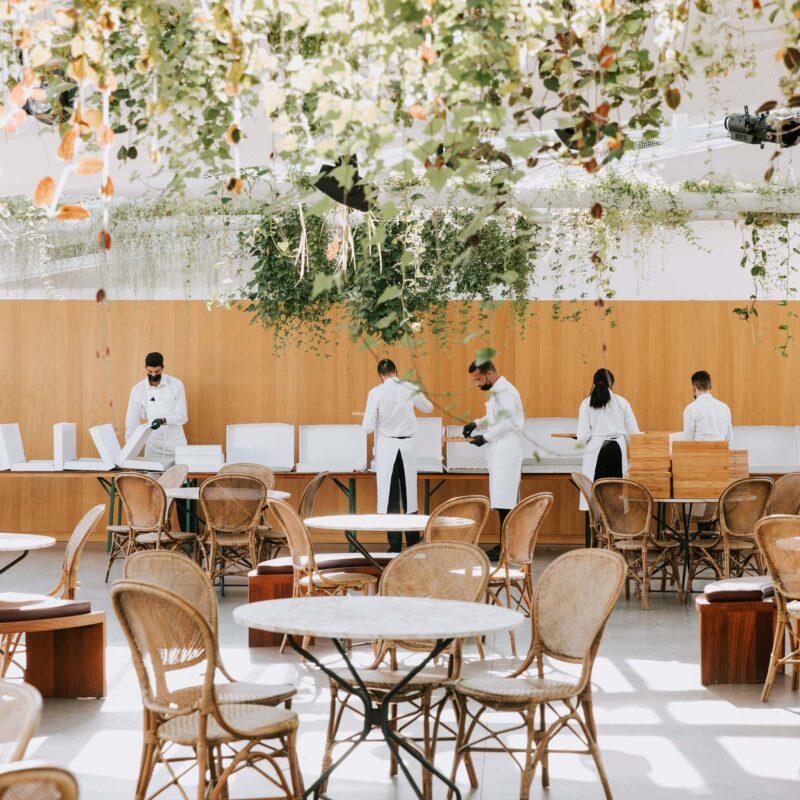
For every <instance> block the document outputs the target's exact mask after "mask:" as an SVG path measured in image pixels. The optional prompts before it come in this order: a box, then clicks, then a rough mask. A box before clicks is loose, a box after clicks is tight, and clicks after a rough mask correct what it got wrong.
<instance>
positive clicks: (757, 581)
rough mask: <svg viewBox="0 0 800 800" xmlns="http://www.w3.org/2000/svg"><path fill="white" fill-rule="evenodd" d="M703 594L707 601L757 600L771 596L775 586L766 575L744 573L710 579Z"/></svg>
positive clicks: (773, 593)
mask: <svg viewBox="0 0 800 800" xmlns="http://www.w3.org/2000/svg"><path fill="white" fill-rule="evenodd" d="M703 595H704V596H705V598H706V600H708V602H709V603H729V602H734V601H737V600H741V601H748V600H749V601H758V600H765V599H767V598H769V597H773V596H774V595H775V587H774V586H773V585H772V578H770V577H769V576H768V575H746V576H744V577H741V578H725V579H723V580H721V581H712V582H711V583H709V584H708V585H707V586H706V587H705V588H704V589H703Z"/></svg>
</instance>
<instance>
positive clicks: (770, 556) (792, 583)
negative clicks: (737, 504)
mask: <svg viewBox="0 0 800 800" xmlns="http://www.w3.org/2000/svg"><path fill="white" fill-rule="evenodd" d="M754 535H755V539H756V544H757V545H758V549H759V551H760V553H761V555H762V557H763V558H764V561H766V564H767V569H768V570H769V574H770V577H771V578H772V584H773V586H774V587H775V606H776V609H777V612H778V615H777V621H776V625H775V638H774V640H773V644H772V654H771V655H770V659H769V669H768V670H767V678H766V680H765V681H764V689H763V691H762V693H761V702H762V703H766V701H767V700H769V695H770V692H771V691H772V684H773V683H774V682H775V675H776V674H777V673H778V670H779V669H781V668H783V667H785V666H786V665H787V664H791V665H792V691H797V687H798V683H800V516H790V515H788V514H780V515H774V516H771V517H764V518H762V519H760V520H759V521H758V522H756V524H755V529H754ZM787 633H788V638H789V646H788V648H786V649H784V645H785V638H786V634H787Z"/></svg>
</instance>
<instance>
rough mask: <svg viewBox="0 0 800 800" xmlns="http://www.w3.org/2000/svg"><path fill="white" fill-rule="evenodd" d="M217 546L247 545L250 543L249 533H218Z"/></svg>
mask: <svg viewBox="0 0 800 800" xmlns="http://www.w3.org/2000/svg"><path fill="white" fill-rule="evenodd" d="M216 539H217V547H247V546H249V544H250V534H249V533H217V535H216Z"/></svg>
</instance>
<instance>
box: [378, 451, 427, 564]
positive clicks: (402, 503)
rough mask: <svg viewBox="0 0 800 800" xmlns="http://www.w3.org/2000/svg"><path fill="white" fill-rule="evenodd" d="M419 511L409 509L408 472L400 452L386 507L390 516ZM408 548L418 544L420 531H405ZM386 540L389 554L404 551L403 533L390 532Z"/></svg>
mask: <svg viewBox="0 0 800 800" xmlns="http://www.w3.org/2000/svg"><path fill="white" fill-rule="evenodd" d="M416 511H417V509H416V508H414V509H409V508H408V496H407V493H406V471H405V466H404V465H403V454H402V453H401V452H400V451H399V450H398V451H397V456H396V457H395V459H394V465H393V466H392V477H391V481H390V482H389V502H388V503H387V505H386V512H387V513H388V514H414V513H416ZM405 535H406V546H407V547H411V545H413V544H416V543H417V542H418V541H419V540H420V538H421V534H420V533H419V532H418V531H405ZM386 538H387V539H388V540H389V552H390V553H399V552H400V551H401V550H402V549H403V531H388V532H387V533H386Z"/></svg>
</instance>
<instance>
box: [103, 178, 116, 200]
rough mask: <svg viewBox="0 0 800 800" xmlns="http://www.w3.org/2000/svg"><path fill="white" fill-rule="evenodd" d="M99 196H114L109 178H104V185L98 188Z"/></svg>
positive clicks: (112, 184) (112, 183)
mask: <svg viewBox="0 0 800 800" xmlns="http://www.w3.org/2000/svg"><path fill="white" fill-rule="evenodd" d="M100 194H101V195H103V197H113V196H114V182H113V181H112V180H111V178H110V177H108V178H106V180H105V183H104V184H103V185H102V186H101V187H100Z"/></svg>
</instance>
